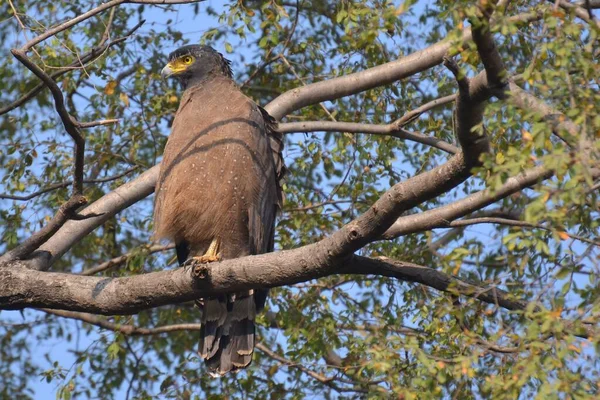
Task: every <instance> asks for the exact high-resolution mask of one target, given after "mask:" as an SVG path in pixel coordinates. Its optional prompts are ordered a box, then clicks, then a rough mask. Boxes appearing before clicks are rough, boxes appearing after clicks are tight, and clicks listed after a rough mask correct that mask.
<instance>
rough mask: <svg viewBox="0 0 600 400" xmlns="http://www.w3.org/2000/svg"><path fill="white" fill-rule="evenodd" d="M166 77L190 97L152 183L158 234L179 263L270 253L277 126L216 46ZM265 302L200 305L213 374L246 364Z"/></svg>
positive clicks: (277, 198)
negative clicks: (257, 317)
mask: <svg viewBox="0 0 600 400" xmlns="http://www.w3.org/2000/svg"><path fill="white" fill-rule="evenodd" d="M161 74H162V76H163V78H167V77H173V78H175V79H176V80H178V81H179V82H180V83H181V85H182V87H183V89H184V92H183V96H182V98H181V101H180V104H179V109H178V110H177V113H176V114H175V119H174V121H173V126H172V130H171V134H170V136H169V138H168V141H167V145H166V147H165V151H164V155H163V161H162V164H161V169H160V175H159V179H158V182H157V184H156V202H155V207H154V224H155V231H156V236H157V237H158V238H168V239H171V240H173V241H174V242H175V245H176V250H177V258H178V260H179V263H180V264H182V265H196V266H197V265H199V264H204V263H207V262H213V261H219V260H223V259H231V258H237V257H243V256H247V255H252V254H261V253H266V252H270V251H273V242H274V230H275V217H276V214H277V211H278V209H280V207H281V204H282V189H281V186H280V179H281V178H282V175H283V173H284V169H285V167H284V164H283V156H282V150H283V142H282V137H281V134H279V133H278V132H276V130H275V127H276V125H275V120H274V119H273V118H272V117H271V116H270V115H269V114H268V113H267V112H266V111H265V110H264V109H262V108H261V107H259V106H258V105H256V103H254V102H253V101H252V100H251V99H250V98H248V97H246V96H245V95H244V94H243V93H242V92H241V90H240V89H239V88H238V87H237V86H236V84H235V83H234V81H233V79H232V73H231V68H230V62H229V61H228V60H226V59H225V58H224V57H223V56H222V55H221V54H220V53H218V52H217V51H215V50H214V49H212V48H211V47H208V46H199V45H190V46H184V47H181V48H179V49H177V50H176V51H174V52H173V53H171V54H170V55H169V62H168V64H167V65H166V66H165V67H164V69H163V70H162V73H161ZM266 296H267V290H265V289H259V290H249V291H245V292H237V293H228V294H224V295H219V296H216V297H209V298H205V299H201V300H198V301H197V302H196V303H197V304H198V306H199V307H200V308H201V309H202V320H201V321H202V327H201V331H200V345H199V350H198V352H199V354H200V356H201V357H202V358H203V359H204V360H205V361H206V364H207V367H208V370H209V372H210V373H211V374H213V375H223V374H225V373H227V372H229V371H235V370H238V369H241V368H245V367H246V366H248V365H249V364H250V362H251V361H252V353H253V351H254V330H255V328H254V318H255V315H256V313H257V311H260V309H261V308H262V307H263V306H264V303H265V300H266Z"/></svg>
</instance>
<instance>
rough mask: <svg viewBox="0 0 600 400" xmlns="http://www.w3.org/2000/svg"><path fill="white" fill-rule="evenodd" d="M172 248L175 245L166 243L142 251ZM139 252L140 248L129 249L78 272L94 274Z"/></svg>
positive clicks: (117, 264) (123, 261)
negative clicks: (124, 252)
mask: <svg viewBox="0 0 600 400" xmlns="http://www.w3.org/2000/svg"><path fill="white" fill-rule="evenodd" d="M173 248H175V246H174V245H173V244H169V245H166V246H147V247H145V248H144V249H142V251H143V252H144V253H145V254H153V253H159V252H161V251H165V250H170V249H173ZM139 253H140V249H136V250H134V251H130V252H128V253H126V254H123V255H121V256H119V257H115V258H113V259H111V260H108V261H105V262H103V263H101V264H98V265H97V266H95V267H92V268H89V269H86V270H84V271H82V272H80V273H79V275H86V276H89V275H96V274H97V273H99V272H103V271H106V270H107V269H109V268H113V267H116V266H119V265H121V264H123V263H125V262H127V260H129V259H130V258H131V257H133V256H135V255H137V254H139Z"/></svg>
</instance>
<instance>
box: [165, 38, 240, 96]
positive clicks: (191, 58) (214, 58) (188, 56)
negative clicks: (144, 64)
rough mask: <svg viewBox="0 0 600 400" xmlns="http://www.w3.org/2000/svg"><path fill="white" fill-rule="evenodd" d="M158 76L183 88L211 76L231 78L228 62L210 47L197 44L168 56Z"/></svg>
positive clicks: (181, 48) (184, 47)
mask: <svg viewBox="0 0 600 400" xmlns="http://www.w3.org/2000/svg"><path fill="white" fill-rule="evenodd" d="M160 74H161V76H162V77H163V79H166V78H171V77H172V78H175V79H177V80H178V81H179V82H180V83H181V84H182V85H183V87H184V88H187V87H190V86H192V85H194V84H195V83H199V82H201V81H203V80H205V79H207V78H210V77H211V76H215V75H222V76H226V77H229V78H231V76H232V73H231V67H230V62H229V60H227V59H225V57H223V55H222V54H221V53H219V52H217V51H216V50H215V49H213V48H212V47H210V46H201V45H197V44H194V45H189V46H183V47H180V48H178V49H177V50H175V51H174V52H172V53H171V54H169V62H168V63H167V65H165V67H164V68H163V69H162V71H161V73H160Z"/></svg>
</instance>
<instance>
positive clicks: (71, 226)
mask: <svg viewBox="0 0 600 400" xmlns="http://www.w3.org/2000/svg"><path fill="white" fill-rule="evenodd" d="M158 170H159V166H155V167H152V168H150V169H149V170H147V171H146V172H144V173H143V174H141V175H140V176H138V177H137V178H136V179H133V180H132V181H130V182H128V183H126V184H124V185H122V186H119V187H118V188H117V189H115V190H114V191H112V192H110V193H108V194H106V195H104V196H102V197H101V198H100V199H98V200H97V201H95V202H94V203H92V204H91V205H90V206H88V207H86V208H85V209H83V210H82V211H81V212H80V213H79V214H81V215H84V216H86V215H97V216H96V217H93V218H88V219H85V220H83V221H74V220H70V221H67V222H66V223H65V224H64V226H63V227H62V228H61V229H60V230H59V231H58V232H57V233H56V234H55V235H53V236H52V237H51V238H50V239H49V240H48V241H47V242H46V243H44V244H43V245H42V246H40V247H39V249H38V250H37V251H35V252H34V253H33V254H32V260H31V261H30V263H31V267H32V268H35V269H39V270H46V269H48V268H50V266H51V265H52V263H53V262H54V261H56V260H58V259H59V258H60V257H61V256H62V255H63V254H64V253H65V252H67V251H68V250H69V249H70V248H71V247H72V246H73V245H74V244H75V243H77V242H79V241H80V240H81V239H83V238H84V237H85V236H86V235H87V234H89V233H90V232H91V231H93V230H94V229H96V228H97V227H98V226H100V225H102V224H104V223H105V222H106V221H108V220H109V219H110V218H112V217H113V216H114V215H115V214H116V213H117V212H119V211H121V210H123V209H125V208H127V207H129V206H130V205H132V204H134V203H136V202H138V201H140V200H141V199H143V198H145V197H146V196H148V195H149V194H151V193H152V192H154V184H155V182H156V176H157V175H158Z"/></svg>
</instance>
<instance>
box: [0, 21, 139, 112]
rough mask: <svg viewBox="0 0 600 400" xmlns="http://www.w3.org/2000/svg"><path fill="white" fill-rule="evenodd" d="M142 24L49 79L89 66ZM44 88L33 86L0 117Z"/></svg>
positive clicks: (2, 109)
mask: <svg viewBox="0 0 600 400" xmlns="http://www.w3.org/2000/svg"><path fill="white" fill-rule="evenodd" d="M144 22H145V21H144V20H142V21H140V22H138V23H137V24H136V25H135V26H134V27H133V28H131V29H130V30H129V31H128V32H127V33H125V35H123V36H122V37H120V38H118V39H115V40H112V41H110V42H108V43H104V44H101V45H99V46H97V47H94V48H93V49H91V50H90V51H89V52H87V53H86V54H84V55H83V56H81V57H78V58H77V60H75V61H73V62H72V63H70V64H69V65H67V66H65V67H61V68H59V69H58V71H56V72H54V73H52V74H50V77H51V78H52V79H56V78H58V77H60V76H62V75H64V74H66V73H67V72H69V71H71V70H74V69H79V68H85V67H86V66H87V65H89V63H92V62H94V61H95V60H96V59H98V57H100V56H101V55H102V54H104V52H106V50H108V49H109V48H111V47H112V46H115V45H117V44H119V43H122V42H124V41H125V40H127V39H128V38H129V37H130V36H131V35H133V34H134V33H135V31H137V30H138V29H139V28H140V27H141V26H142V25H143V24H144ZM45 87H46V85H45V84H44V83H43V82H41V83H39V84H38V85H37V86H35V87H34V88H33V89H31V90H30V91H29V92H27V93H26V94H24V95H23V96H21V97H20V98H18V99H17V100H15V101H13V102H12V103H10V104H7V105H6V106H4V107H2V108H0V115H2V114H6V113H7V112H10V111H12V110H14V109H16V108H18V107H20V106H22V105H23V104H25V103H27V102H28V101H29V100H31V99H32V98H34V97H35V96H36V95H37V94H38V93H40V92H41V91H42V89H44V88H45Z"/></svg>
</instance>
